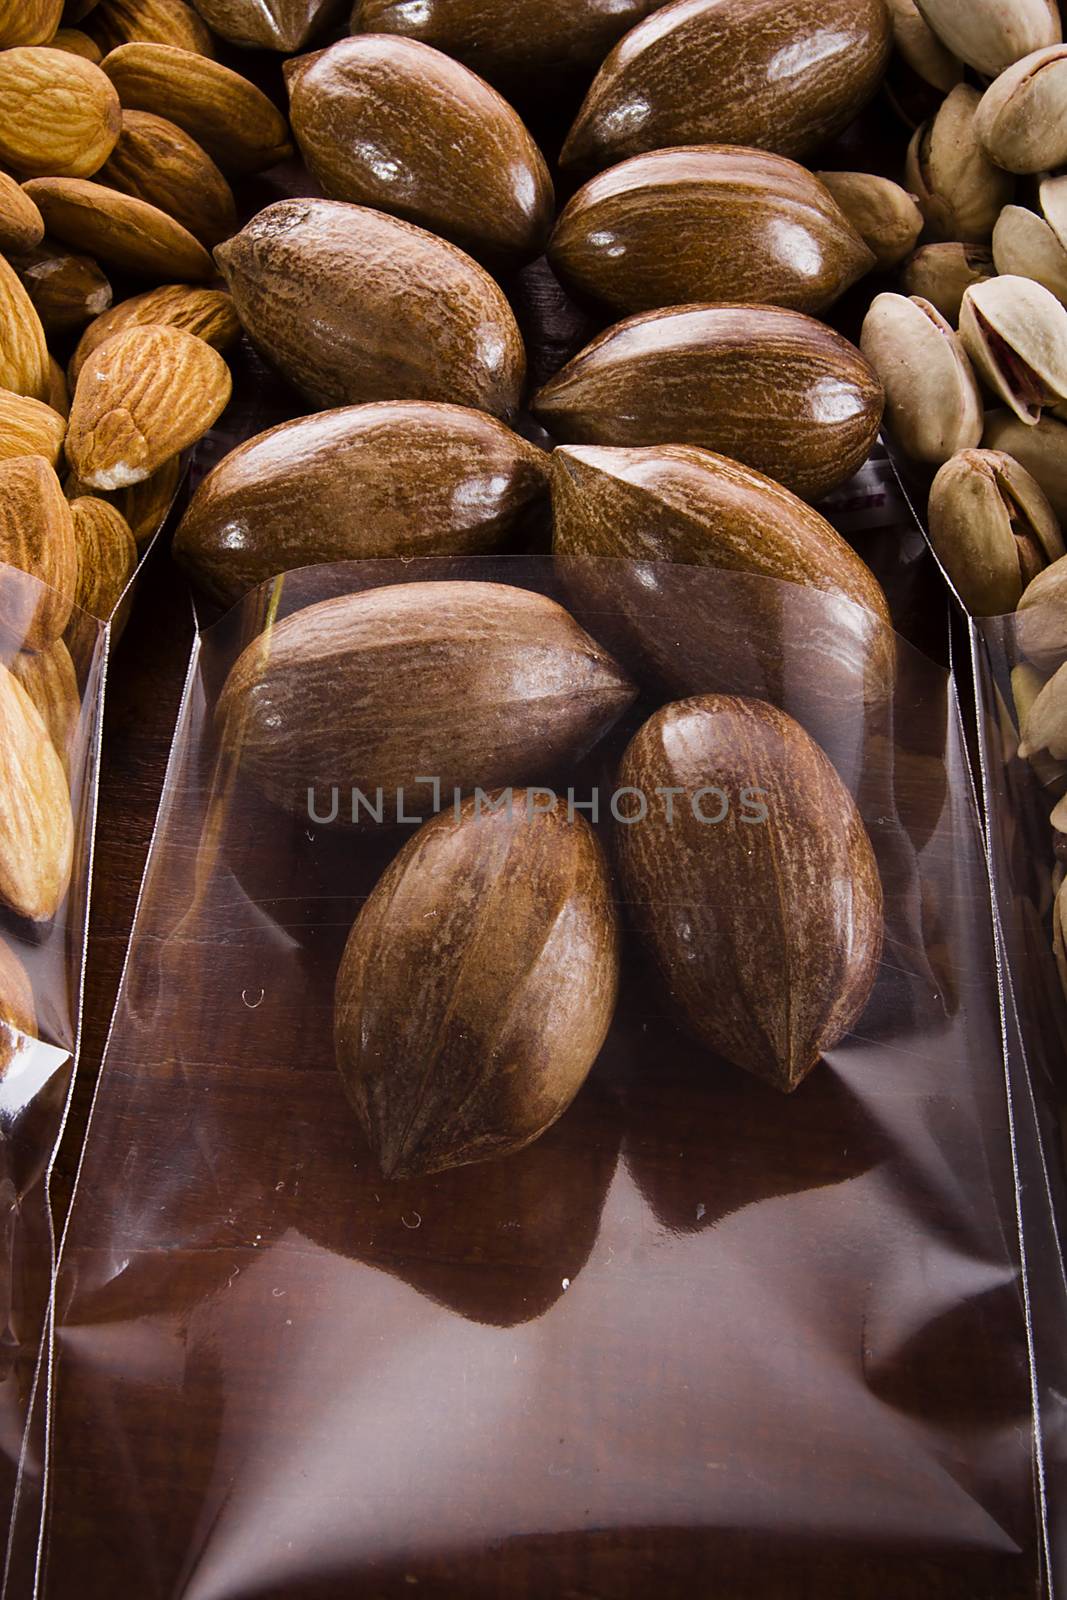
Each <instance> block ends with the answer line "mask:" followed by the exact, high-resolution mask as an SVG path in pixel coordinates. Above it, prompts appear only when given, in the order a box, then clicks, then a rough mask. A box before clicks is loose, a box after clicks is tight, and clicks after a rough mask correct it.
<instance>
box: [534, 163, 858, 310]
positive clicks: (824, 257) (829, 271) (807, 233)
mask: <svg viewBox="0 0 1067 1600" xmlns="http://www.w3.org/2000/svg"><path fill="white" fill-rule="evenodd" d="M548 255H549V260H550V261H551V263H552V266H553V269H554V270H555V271H556V273H557V274H558V275H559V276H560V278H562V279H563V281H564V282H565V283H567V284H569V285H570V286H571V287H572V288H573V289H575V290H577V291H578V292H579V293H580V294H583V295H588V296H591V297H592V298H593V299H596V300H599V301H602V302H603V303H604V304H605V305H608V306H610V307H611V308H612V309H613V310H614V311H616V312H619V313H621V314H623V315H628V314H630V313H632V312H639V311H651V310H655V309H657V308H658V307H660V306H677V305H687V304H690V303H692V302H696V301H701V300H744V301H749V302H752V303H759V304H762V303H769V304H772V305H779V306H789V307H792V308H793V309H794V310H797V311H807V312H811V313H817V312H820V311H825V310H826V309H827V308H828V307H829V306H831V305H832V304H833V303H834V301H835V300H837V299H839V298H840V296H841V295H842V294H844V292H845V290H846V289H848V288H850V287H851V286H852V284H854V283H855V282H856V281H857V280H858V279H859V278H861V277H862V276H863V274H864V273H865V272H869V271H870V269H871V267H872V266H873V264H874V259H873V256H872V255H871V252H870V250H869V249H868V248H867V247H866V246H865V245H864V243H863V241H862V240H861V239H860V238H859V237H858V235H857V233H856V231H855V229H854V228H853V227H852V225H851V224H850V222H849V221H848V219H847V217H845V216H844V215H843V214H842V211H841V209H840V207H839V206H838V204H837V203H836V202H835V200H834V199H833V198H832V197H831V195H829V194H828V193H827V191H826V189H825V188H824V187H823V185H822V184H820V183H819V182H818V181H817V179H815V178H813V177H812V175H811V173H810V172H807V171H806V170H805V169H804V168H803V167H800V166H798V165H797V164H796V162H794V161H788V160H786V158H785V157H783V156H776V155H772V154H770V153H769V152H767V151H765V150H748V149H743V148H735V147H731V146H726V145H697V146H692V147H689V148H685V149H677V150H654V151H651V152H650V153H649V154H648V155H640V156H633V157H631V158H630V160H628V161H623V162H620V163H619V165H618V166H616V167H612V168H611V169H610V170H609V171H607V172H602V173H600V174H599V176H597V177H595V178H592V179H590V181H589V182H588V183H587V184H586V185H585V186H584V188H582V189H580V190H579V191H578V193H577V194H576V195H575V196H574V198H573V199H572V200H571V201H570V203H569V204H568V205H567V206H566V207H565V208H564V210H563V213H562V215H561V216H560V218H559V221H558V222H557V224H556V228H555V232H554V233H553V235H552V239H551V242H550V244H549V248H548Z"/></svg>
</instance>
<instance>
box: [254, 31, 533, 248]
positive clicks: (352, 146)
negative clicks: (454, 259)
mask: <svg viewBox="0 0 1067 1600" xmlns="http://www.w3.org/2000/svg"><path fill="white" fill-rule="evenodd" d="M286 81H287V84H288V87H289V115H290V119H291V121H292V125H293V133H294V135H295V137H296V142H297V144H298V145H299V147H300V152H301V154H302V155H303V157H304V160H305V161H306V162H307V164H308V167H309V168H310V169H311V173H312V176H313V177H314V178H315V180H316V182H317V183H318V184H319V186H320V187H321V189H322V191H323V193H324V194H326V195H328V196H329V197H330V198H331V199H333V200H350V201H353V202H354V203H355V204H357V205H364V206H371V207H374V208H376V209H377V210H379V211H388V212H391V213H392V214H393V215H394V216H399V217H404V218H405V219H406V220H407V221H408V222H414V223H417V224H418V225H419V226H420V227H423V228H426V229H428V230H429V231H430V232H431V233H437V234H440V235H441V236H442V237H443V238H446V239H451V240H452V242H453V244H457V245H459V246H460V248H461V249H463V250H467V251H469V252H470V253H471V254H472V255H474V256H477V257H479V258H480V259H484V260H488V261H490V262H492V263H494V264H501V265H515V264H518V263H521V262H523V261H529V260H532V259H533V257H534V256H537V255H540V254H541V252H542V250H543V249H544V246H545V242H546V240H547V239H548V235H549V232H550V231H551V227H552V217H553V214H554V210H555V196H554V192H553V187H552V179H551V177H550V176H549V172H548V168H547V166H546V165H545V160H544V157H543V156H542V154H541V152H540V150H539V149H538V148H537V146H536V144H535V143H534V141H533V139H532V138H531V136H530V134H529V133H528V131H527V129H526V127H525V125H524V123H523V122H522V119H521V118H520V117H519V116H518V114H517V113H516V112H515V111H513V110H512V108H511V106H509V105H508V103H507V101H506V100H504V99H502V98H501V96H500V95H499V94H497V92H496V90H495V89H492V88H490V86H489V84H487V83H485V82H484V81H483V80H482V79H481V78H479V77H478V76H477V75H476V74H475V73H473V72H471V71H470V69H469V68H467V67H465V66H463V64H462V63H461V62H459V61H453V60H452V59H451V57H450V56H446V55H443V54H442V52H441V51H440V50H434V49H432V48H431V46H430V45H426V44H420V43H419V42H418V41H417V40H414V39H396V38H390V37H389V36H388V35H380V34H364V35H362V36H360V37H357V38H354V39H341V40H339V41H338V43H337V44H333V45H330V47H329V48H328V49H326V50H321V51H319V52H317V53H316V54H315V55H311V56H305V57H303V58H301V59H299V60H297V61H293V62H290V63H289V64H288V66H287V67H286Z"/></svg>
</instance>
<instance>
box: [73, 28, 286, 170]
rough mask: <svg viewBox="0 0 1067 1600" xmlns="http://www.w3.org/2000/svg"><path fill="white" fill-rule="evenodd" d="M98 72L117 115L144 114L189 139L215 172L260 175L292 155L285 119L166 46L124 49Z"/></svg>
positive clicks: (251, 87) (258, 96)
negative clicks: (108, 85) (118, 108)
mask: <svg viewBox="0 0 1067 1600" xmlns="http://www.w3.org/2000/svg"><path fill="white" fill-rule="evenodd" d="M102 70H103V71H104V72H106V73H107V75H108V77H109V78H110V79H111V81H112V83H113V84H114V85H115V87H116V89H117V90H118V92H119V99H120V100H121V101H122V108H123V110H124V111H151V112H152V113H153V114H154V115H155V116H157V117H164V118H165V119H166V120H167V121H168V122H173V123H175V124H176V125H177V126H178V127H179V128H182V129H184V131H185V132H186V133H187V134H188V135H189V136H190V138H192V139H195V140H196V142H197V144H198V145H200V146H201V148H202V149H204V150H206V151H207V153H208V155H209V156H210V157H211V159H212V160H213V161H214V162H216V163H217V165H218V166H219V167H221V169H222V171H223V172H226V173H237V174H244V173H250V172H262V171H263V170H264V169H265V168H267V167H273V166H276V165H277V163H278V162H279V161H284V160H285V159H286V157H287V156H290V155H292V153H293V147H292V145H291V144H290V142H289V129H288V125H287V123H286V120H285V118H284V117H283V116H282V114H281V112H280V111H279V110H278V108H277V106H275V105H274V104H273V102H272V101H270V100H268V99H267V96H266V95H265V94H264V93H263V91H262V90H261V89H257V88H256V86H255V84H253V83H249V82H248V80H247V79H246V78H242V77H241V76H240V74H239V73H236V72H232V71H231V70H230V68H229V67H224V66H223V65H222V63H221V62H219V61H209V60H208V58H207V57H206V56H202V55H198V54H196V53H195V52H194V51H192V50H181V49H178V48H177V47H176V46H174V45H167V44H124V45H121V46H120V47H119V48H118V49H117V50H112V51H111V53H110V55H106V56H105V57H104V60H103V63H102Z"/></svg>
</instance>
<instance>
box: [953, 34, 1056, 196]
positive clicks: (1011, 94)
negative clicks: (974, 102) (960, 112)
mask: <svg viewBox="0 0 1067 1600" xmlns="http://www.w3.org/2000/svg"><path fill="white" fill-rule="evenodd" d="M975 127H976V129H977V132H978V136H979V138H980V139H981V141H982V143H983V145H984V146H985V149H986V151H987V152H988V154H989V157H990V159H991V160H993V161H995V162H996V163H997V165H998V166H999V167H1004V168H1006V169H1007V171H1008V172H1021V173H1030V172H1041V171H1044V170H1046V169H1048V168H1051V167H1060V166H1063V164H1064V162H1067V45H1062V44H1060V45H1054V46H1053V47H1052V48H1051V49H1048V50H1036V51H1034V53H1033V54H1032V55H1028V56H1024V57H1023V58H1022V60H1021V61H1017V62H1016V63H1015V65H1014V66H1011V67H1009V68H1008V69H1007V71H1006V72H1002V73H1001V75H1000V77H999V78H997V79H996V81H995V82H994V83H992V84H990V86H989V88H988V89H987V90H986V92H985V94H984V95H983V96H982V103H981V105H980V106H979V108H978V114H977V117H976V118H975Z"/></svg>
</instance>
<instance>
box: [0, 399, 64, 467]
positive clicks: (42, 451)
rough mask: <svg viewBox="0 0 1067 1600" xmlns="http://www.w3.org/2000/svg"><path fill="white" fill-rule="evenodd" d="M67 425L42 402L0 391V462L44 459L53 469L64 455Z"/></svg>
mask: <svg viewBox="0 0 1067 1600" xmlns="http://www.w3.org/2000/svg"><path fill="white" fill-rule="evenodd" d="M66 435H67V425H66V423H65V421H64V420H63V418H62V417H61V416H60V415H59V413H58V412H57V411H54V410H53V409H52V407H51V406H50V405H45V403H44V401H43V400H31V399H30V397H29V395H24V394H14V393H13V392H12V390H10V389H0V460H3V461H9V460H11V459H12V457H14V456H44V458H45V460H46V461H48V462H49V463H50V464H51V465H52V466H53V467H55V466H58V464H59V458H60V456H61V455H62V453H63V440H64V439H65V438H66Z"/></svg>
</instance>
